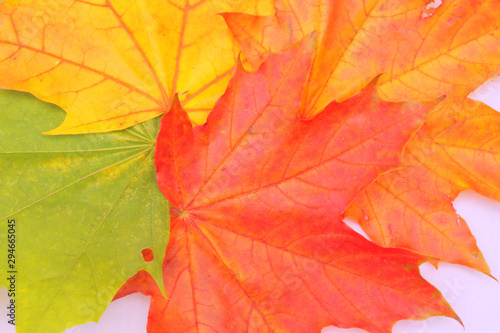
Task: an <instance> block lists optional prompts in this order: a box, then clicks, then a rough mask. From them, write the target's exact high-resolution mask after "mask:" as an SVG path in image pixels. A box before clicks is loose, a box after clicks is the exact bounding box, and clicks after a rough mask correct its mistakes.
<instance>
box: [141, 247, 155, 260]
mask: <svg viewBox="0 0 500 333" xmlns="http://www.w3.org/2000/svg"><path fill="white" fill-rule="evenodd" d="M141 254H142V258H143V259H144V261H145V262H151V261H153V259H154V258H155V256H154V254H153V250H151V249H149V248H147V249H143V250H142V251H141Z"/></svg>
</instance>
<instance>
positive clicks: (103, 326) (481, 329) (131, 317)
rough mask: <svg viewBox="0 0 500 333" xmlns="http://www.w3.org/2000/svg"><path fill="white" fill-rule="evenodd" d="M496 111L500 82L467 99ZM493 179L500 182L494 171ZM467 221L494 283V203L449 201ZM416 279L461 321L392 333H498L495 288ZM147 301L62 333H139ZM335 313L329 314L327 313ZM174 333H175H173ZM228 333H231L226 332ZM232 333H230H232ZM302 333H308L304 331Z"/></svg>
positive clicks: (466, 277) (434, 273)
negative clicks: (437, 293) (437, 292)
mask: <svg viewBox="0 0 500 333" xmlns="http://www.w3.org/2000/svg"><path fill="white" fill-rule="evenodd" d="M470 97H471V98H474V99H478V100H481V101H483V102H485V103H487V104H488V105H490V106H491V107H493V108H495V109H496V110H499V111H500V78H498V77H497V78H495V79H493V80H490V81H489V82H487V83H486V84H484V85H483V86H481V87H480V88H479V89H478V90H476V91H475V92H474V93H472V94H471V95H470ZM498 172H499V177H500V170H498ZM454 205H455V208H456V209H457V211H458V213H459V214H460V215H461V216H462V217H463V218H464V219H465V220H466V221H467V223H468V225H469V227H470V229H471V230H472V233H473V234H474V236H475V237H476V239H477V244H478V246H479V249H480V250H481V251H482V252H483V254H484V257H485V258H486V261H487V263H488V264H489V266H490V268H491V271H492V275H493V276H495V277H496V278H498V279H500V203H497V202H494V201H491V200H487V199H485V198H483V197H481V196H479V195H478V194H476V193H474V192H473V191H466V192H464V193H462V194H461V195H460V196H459V197H458V198H457V200H455V202H454ZM420 270H421V273H422V276H423V277H424V278H425V279H427V280H428V281H429V282H430V283H432V284H433V285H434V286H436V287H437V288H438V289H439V290H440V291H441V293H443V295H444V296H445V298H446V299H447V300H448V302H449V303H450V304H451V306H452V307H453V309H454V310H455V312H456V313H457V314H458V315H459V317H460V318H461V319H462V321H463V323H464V326H465V329H464V328H463V327H462V326H461V325H460V324H459V323H458V322H456V321H455V320H453V319H450V318H446V317H433V318H429V319H427V320H424V321H410V320H403V321H400V322H398V323H397V324H396V325H395V327H394V329H393V333H498V332H500V284H499V283H498V282H496V281H495V280H493V279H491V278H489V277H487V276H485V275H483V274H481V273H479V272H476V271H474V270H472V269H469V268H466V267H463V266H459V265H452V264H446V263H441V264H440V265H439V269H437V270H436V269H434V268H433V267H432V266H431V265H430V264H424V265H422V266H421V267H420ZM8 302H9V299H8V297H7V289H6V288H1V289H0V309H1V310H0V314H1V317H0V332H1V333H14V332H15V328H14V327H13V326H12V325H9V324H8V323H7V319H8V317H7V316H6V314H7V309H6V307H7V305H8ZM148 308H149V297H146V296H143V295H141V294H134V295H130V296H128V297H124V298H122V299H120V300H118V301H115V302H112V303H111V304H110V306H109V307H108V309H107V310H106V312H105V313H104V314H103V316H102V317H101V319H100V321H99V323H97V324H96V323H87V324H85V325H81V326H77V327H73V328H70V329H68V330H66V332H65V333H145V332H146V321H147V313H148ZM332 311H335V309H332ZM364 332H366V331H364V330H361V329H339V328H335V327H327V328H324V329H323V330H322V333H364ZM174 333H175V332H174ZM228 333H233V332H228ZM235 333H236V332H235ZM306 333H308V332H306Z"/></svg>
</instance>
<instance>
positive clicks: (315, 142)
mask: <svg viewBox="0 0 500 333" xmlns="http://www.w3.org/2000/svg"><path fill="white" fill-rule="evenodd" d="M313 51H314V41H313V40H311V38H309V39H307V40H306V41H304V42H303V43H301V44H298V45H294V46H293V47H292V48H291V49H290V50H288V51H286V52H283V53H281V54H279V55H271V56H270V57H269V58H268V59H267V60H266V61H265V62H264V63H263V64H262V66H261V67H260V68H259V70H258V71H256V72H255V73H253V74H250V73H247V72H245V70H244V69H243V68H242V67H241V65H240V66H239V67H238V68H237V70H236V73H235V76H234V77H233V79H232V80H231V82H230V83H229V86H228V89H227V90H226V92H225V94H224V95H223V96H222V97H221V99H220V100H219V101H218V103H217V104H216V105H215V107H214V110H213V111H212V112H211V114H210V115H209V118H208V122H207V124H206V125H204V126H200V127H196V128H192V125H191V123H190V122H189V119H188V116H187V114H186V113H185V112H184V111H183V110H182V108H181V106H180V104H179V103H174V105H173V107H172V109H171V110H170V112H169V113H168V114H166V115H164V116H163V119H162V123H161V127H160V134H159V136H158V141H157V148H156V155H155V164H156V168H157V179H158V184H159V187H160V189H161V191H162V193H164V195H165V196H166V197H167V199H168V200H169V201H170V203H171V205H172V206H173V210H172V213H173V215H172V221H171V238H170V242H169V244H168V246H167V252H166V255H165V261H164V266H163V276H164V286H165V290H166V295H167V297H166V298H165V297H163V296H162V295H160V294H159V292H158V289H157V287H156V285H155V284H154V282H153V281H151V280H150V279H149V278H148V276H147V275H144V274H142V273H141V274H139V275H137V276H136V277H134V278H133V279H131V280H129V282H128V283H127V284H126V285H125V286H124V287H123V288H122V290H121V291H120V292H119V293H118V294H117V297H122V296H124V295H126V294H129V293H132V292H137V291H141V292H143V293H145V294H146V295H152V296H153V297H152V301H151V308H150V314H149V322H148V330H149V331H150V332H155V333H157V332H167V331H169V332H170V331H173V332H184V331H223V332H243V331H255V332H267V331H286V332H313V331H319V330H320V329H321V328H322V327H324V326H327V325H330V324H334V325H337V326H339V327H352V326H357V327H362V328H365V329H367V330H370V331H373V332H386V331H388V330H389V329H390V327H392V325H393V324H394V323H395V322H396V321H397V320H399V319H403V318H412V319H422V318H426V317H427V316H431V315H445V316H450V317H453V318H457V317H456V316H455V315H454V313H453V311H452V310H451V309H450V308H449V306H448V305H447V303H446V302H445V301H444V299H443V298H442V296H441V294H440V293H439V292H438V291H437V290H436V289H435V288H434V287H432V286H431V285H430V284H428V283H427V282H426V281H425V280H424V279H423V278H421V277H420V275H419V273H418V266H419V265H420V264H421V263H422V262H424V261H426V260H429V259H430V258H429V257H425V256H421V255H419V254H417V253H412V252H407V251H405V250H401V249H384V248H381V247H378V246H376V245H374V244H373V243H371V242H369V241H367V240H366V239H364V238H363V237H362V236H360V235H359V234H357V233H355V232H354V231H352V230H351V229H349V228H348V227H347V226H345V225H344V224H343V222H342V221H341V220H340V218H339V216H340V214H341V213H342V211H343V210H344V209H345V207H346V206H347V204H348V203H349V202H350V201H351V200H352V199H353V198H354V196H355V195H356V194H357V193H358V192H359V191H360V190H361V189H363V188H365V187H366V186H367V185H368V184H369V183H370V182H372V181H373V180H374V179H375V177H376V176H377V175H378V174H380V173H381V172H383V171H385V170H388V169H391V168H394V167H396V166H397V165H398V164H399V160H400V152H401V150H402V148H403V145H404V143H405V142H406V140H407V139H408V138H409V136H410V135H411V134H412V132H413V131H414V130H415V129H416V128H418V126H419V125H420V124H421V122H422V121H423V117H424V116H425V114H426V112H427V111H428V110H429V109H430V108H432V107H433V105H434V103H427V104H422V103H388V102H383V101H381V100H380V99H379V98H378V97H377V94H376V92H375V88H374V85H373V84H371V85H369V86H368V87H367V88H366V89H364V90H363V91H361V92H360V93H359V94H357V95H355V96H354V97H353V98H351V99H349V100H346V101H344V102H343V103H342V104H335V103H334V104H331V105H330V106H329V107H328V108H327V110H325V112H323V113H321V114H319V115H318V116H317V117H315V118H314V119H313V120H310V121H304V120H301V119H299V117H298V115H297V111H298V110H299V108H300V96H301V92H302V88H303V85H304V83H305V80H306V77H307V73H308V72H309V68H310V64H311V57H312V54H313Z"/></svg>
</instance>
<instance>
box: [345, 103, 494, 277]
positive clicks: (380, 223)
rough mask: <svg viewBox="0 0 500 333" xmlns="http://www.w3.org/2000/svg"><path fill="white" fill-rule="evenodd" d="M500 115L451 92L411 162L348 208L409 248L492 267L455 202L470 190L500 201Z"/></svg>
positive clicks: (376, 235) (384, 241)
mask: <svg viewBox="0 0 500 333" xmlns="http://www.w3.org/2000/svg"><path fill="white" fill-rule="evenodd" d="M499 137H500V114H499V113H498V112H497V111H495V110H493V109H491V108H490V107H488V106H486V105H484V104H483V103H481V102H477V101H473V100H470V99H467V98H459V97H457V96H455V97H454V98H451V99H450V98H449V99H447V100H446V102H445V103H444V104H442V106H441V107H440V109H439V110H438V111H436V112H434V113H432V115H431V116H430V117H429V118H428V119H426V122H425V124H424V126H423V127H422V128H421V129H420V130H419V131H418V132H417V133H416V135H415V136H414V137H413V138H412V139H411V140H410V142H409V143H408V145H407V146H406V149H405V154H404V162H405V164H406V165H407V167H405V168H404V169H401V170H396V171H392V172H389V173H387V174H384V175H381V176H380V177H379V178H378V179H377V180H376V182H374V183H373V184H372V185H370V186H369V187H368V188H367V189H366V190H365V191H364V192H363V193H362V194H361V195H360V196H359V197H358V198H357V199H356V200H355V201H354V202H353V203H352V204H351V206H350V208H349V209H348V210H347V211H346V213H345V215H346V216H352V217H354V218H355V219H357V220H358V221H359V222H360V224H361V226H362V227H363V229H364V230H365V231H366V233H367V234H368V235H369V236H370V237H371V238H372V239H373V240H374V241H375V242H377V243H378V244H380V245H383V246H388V247H404V248H408V249H412V250H415V251H418V252H420V253H425V254H428V255H432V256H434V257H436V258H439V259H440V260H442V261H447V262H451V263H458V264H462V265H467V266H469V267H472V268H474V269H477V270H479V271H481V272H483V273H485V274H488V275H489V274H490V269H489V267H488V265H487V264H486V262H485V260H484V258H483V255H482V254H481V252H480V251H479V249H478V248H477V246H476V241H475V238H474V236H473V235H472V234H471V232H470V230H469V228H468V227H467V225H466V223H465V222H464V221H463V219H462V218H461V217H460V216H458V215H457V214H456V212H455V210H454V208H453V206H452V201H453V200H455V199H456V197H457V196H458V194H459V193H460V192H462V191H464V190H468V189H473V190H474V191H476V192H478V193H480V194H482V195H484V196H486V197H489V198H492V199H495V200H497V201H500V195H499V193H500V179H499V177H498V168H499V164H498V156H499V154H500V145H499V141H498V140H499Z"/></svg>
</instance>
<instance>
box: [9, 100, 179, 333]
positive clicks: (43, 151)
mask: <svg viewBox="0 0 500 333" xmlns="http://www.w3.org/2000/svg"><path fill="white" fill-rule="evenodd" d="M14 101H15V102H14ZM0 113H1V116H0V140H1V141H0V168H1V169H2V174H1V176H0V183H1V186H0V198H1V199H0V218H1V219H2V220H7V219H15V220H16V225H17V230H16V237H17V243H16V265H17V267H16V269H17V271H18V273H17V286H16V287H17V291H18V293H16V305H17V318H16V319H17V320H16V324H17V325H16V326H17V332H18V333H22V332H30V333H31V332H44V333H45V332H62V331H63V329H65V328H67V327H70V326H74V325H77V324H81V323H84V322H88V321H97V319H98V318H99V316H100V315H101V314H102V312H103V311H104V310H105V308H106V306H107V305H108V304H109V302H110V301H111V300H112V298H113V296H114V294H115V292H116V291H117V290H118V289H119V288H120V286H121V285H122V284H123V283H124V282H125V281H126V280H127V278H129V277H130V276H132V275H133V274H135V273H136V272H137V271H138V270H140V269H144V270H146V271H148V272H149V273H150V274H152V275H153V276H154V277H155V279H157V281H159V285H161V281H162V280H161V264H162V259H163V255H164V253H165V248H166V244H167V242H168V234H169V207H168V202H167V201H166V200H165V199H164V197H163V196H162V194H161V193H160V191H159V190H158V188H157V184H156V177H155V170H154V164H153V152H154V142H155V139H156V133H157V130H158V121H157V120H150V121H148V122H146V123H143V124H140V125H137V126H136V127H133V128H131V129H128V130H125V131H118V132H112V133H106V134H89V135H79V136H46V135H43V134H41V133H40V132H41V131H43V130H45V129H47V128H51V127H54V126H55V125H57V124H58V123H60V122H61V121H62V118H63V117H64V113H63V112H62V111H61V110H59V109H58V108H56V107H55V106H53V105H49V104H46V103H43V102H40V101H38V100H36V99H34V98H33V97H32V96H29V95H27V94H22V93H18V92H12V91H1V92H0ZM6 231H7V230H6V229H4V228H3V227H2V229H1V231H0V233H2V234H3V233H5V232H6ZM4 236H5V235H2V238H6V237H4ZM145 248H150V249H152V250H153V253H154V256H155V257H154V259H153V260H152V261H151V262H145V261H144V259H143V257H142V254H141V251H142V250H143V249H145ZM7 282H8V281H6V280H5V281H2V283H1V285H5V284H6V283H7Z"/></svg>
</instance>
